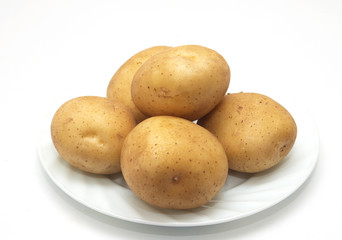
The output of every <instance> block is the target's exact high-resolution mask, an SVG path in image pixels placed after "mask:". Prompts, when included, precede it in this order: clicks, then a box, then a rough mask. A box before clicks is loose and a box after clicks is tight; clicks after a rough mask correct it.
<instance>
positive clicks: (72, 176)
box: [38, 108, 318, 227]
mask: <svg viewBox="0 0 342 240" xmlns="http://www.w3.org/2000/svg"><path fill="white" fill-rule="evenodd" d="M290 112H291V114H292V115H293V117H294V119H295V120H296V123H297V128H298V135H297V139H296V143H295V145H294V147H293V148H292V150H291V152H290V153H289V155H288V156H287V157H285V159H283V161H282V162H281V163H280V164H278V165H276V166H275V167H273V168H271V169H269V170H267V171H264V172H262V173H258V174H240V173H236V172H233V171H230V172H229V176H228V178H227V182H226V184H225V186H224V187H223V188H222V189H221V191H220V192H219V194H218V195H216V197H215V198H214V199H213V200H212V201H210V202H209V203H208V204H205V205H203V206H201V207H199V208H196V209H190V210H168V209H160V208H156V207H153V206H150V205H148V204H147V203H145V202H143V201H142V200H140V199H139V198H138V197H137V196H135V195H134V194H133V192H132V191H131V190H130V189H129V188H128V187H127V185H126V183H125V181H124V179H123V177H122V175H121V174H115V175H111V176H99V175H95V174H89V173H85V172H82V171H80V170H78V169H76V168H74V167H72V166H70V165H69V164H68V163H67V162H66V161H64V160H63V159H62V158H61V157H60V156H59V155H58V153H57V151H56V150H55V148H54V145H53V143H52V141H51V137H50V127H49V126H50V121H46V122H45V126H43V130H42V134H41V137H40V139H39V143H38V152H39V157H40V161H41V163H42V166H43V168H44V169H45V171H46V172H47V174H48V175H49V176H50V178H51V179H52V181H53V182H54V183H55V184H56V185H57V186H58V187H59V188H61V189H62V190H63V191H64V192H65V193H66V194H68V195H69V196H70V197H72V198H73V199H75V200H76V201H78V202H80V203H82V204H84V205H85V206H87V207H89V208H91V209H94V210H95V211H98V212H100V213H103V214H106V215H109V216H112V217H116V218H119V219H122V220H127V221H131V222H136V223H143V224H150V225H160V226H174V227H176V226H177V227H180V226H182V227H185V226H200V225H210V224H217V223H223V222H229V221H232V220H236V219H240V218H243V217H247V216H249V215H252V214H254V213H257V212H260V211H262V210H265V209H267V208H269V207H271V206H273V205H275V204H276V203H279V202H280V201H282V200H283V199H285V198H286V197H288V196H289V195H291V194H292V193H293V192H294V191H295V190H297V189H298V188H299V187H300V186H301V185H302V184H303V183H304V181H305V180H306V179H307V178H308V177H309V175H310V173H311V172H312V170H313V168H314V166H315V164H316V161H317V157H318V135H317V131H316V128H315V125H314V124H313V121H312V120H311V118H310V117H309V115H307V114H305V111H303V110H302V109H296V108H294V109H291V111H290ZM50 120H51V118H50Z"/></svg>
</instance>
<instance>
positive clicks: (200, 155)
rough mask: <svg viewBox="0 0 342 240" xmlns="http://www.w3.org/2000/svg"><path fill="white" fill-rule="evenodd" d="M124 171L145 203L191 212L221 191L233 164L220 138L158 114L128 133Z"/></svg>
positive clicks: (127, 180)
mask: <svg viewBox="0 0 342 240" xmlns="http://www.w3.org/2000/svg"><path fill="white" fill-rule="evenodd" d="M121 169H122V174H123V176H124V179H125V180H126V182H127V184H128V186H129V187H130V188H131V190H132V191H133V192H134V193H135V194H136V195H137V196H138V197H140V198H141V199H142V200H144V201H145V202H147V203H149V204H151V205H154V206H157V207H161V208H170V209H189V208H195V207H198V206H201V205H203V204H205V203H207V202H208V201H210V200H211V199H212V198H213V197H214V196H215V195H216V194H217V193H218V192H219V191H220V189H221V188H222V186H223V185H224V183H225V181H226V178H227V174H228V161H227V157H226V154H225V152H224V149H223V147H222V146H221V144H220V143H219V141H218V140H217V138H216V137H215V136H214V135H212V134H211V133H210V132H209V131H207V130H206V129H204V128H202V127H200V126H198V125H196V124H195V123H193V122H191V121H188V120H185V119H182V118H178V117H173V116H156V117H151V118H148V119H146V120H144V121H143V122H141V123H139V124H138V125H137V126H136V127H135V128H134V129H133V130H132V131H131V132H130V133H129V134H128V136H127V138H126V139H125V141H124V144H123V147H122V152H121Z"/></svg>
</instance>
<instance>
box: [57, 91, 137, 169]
mask: <svg viewBox="0 0 342 240" xmlns="http://www.w3.org/2000/svg"><path fill="white" fill-rule="evenodd" d="M135 125H136V122H135V119H134V117H133V115H132V113H131V112H130V111H129V110H128V109H127V108H126V107H125V106H123V105H122V104H121V103H115V102H114V101H111V100H109V99H107V98H103V97H95V96H85V97H78V98H74V99H71V100H69V101H67V102H66V103H64V104H63V105H62V106H61V107H60V108H59V109H58V110H57V112H56V113H55V115H54V117H53V119H52V122H51V137H52V141H53V144H54V145H55V147H56V150H57V151H58V153H59V154H60V156H61V157H62V158H63V159H64V160H66V161H67V162H69V163H70V164H71V165H73V166H75V167H76V168H79V169H81V170H83V171H86V172H91V173H97V174H111V173H117V172H119V171H120V152H121V147H122V144H123V141H124V139H125V137H126V136H127V134H128V133H129V132H130V131H131V130H132V129H133V127H135Z"/></svg>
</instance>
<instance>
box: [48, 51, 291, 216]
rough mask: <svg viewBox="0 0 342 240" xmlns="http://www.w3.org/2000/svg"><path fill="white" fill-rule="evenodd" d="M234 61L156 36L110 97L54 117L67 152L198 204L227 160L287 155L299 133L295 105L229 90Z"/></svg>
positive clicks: (153, 197)
mask: <svg viewBox="0 0 342 240" xmlns="http://www.w3.org/2000/svg"><path fill="white" fill-rule="evenodd" d="M229 83H230V68H229V66H228V64H227V62H226V61H225V59H224V58H223V57H222V56H221V55H220V54H219V53H217V52H216V51H214V50H212V49H209V48H206V47H203V46H198V45H184V46H178V47H167V46H157V47H152V48H148V49H145V50H143V51H141V52H139V53H137V54H136V55H134V56H133V57H131V58H130V59H129V60H128V61H126V62H125V63H124V64H123V65H122V66H121V67H120V68H119V69H118V70H117V72H116V73H115V74H114V76H113V78H112V79H111V81H110V82H109V85H108V88H107V97H97V96H83V97H78V98H74V99H71V100H69V101H68V102H66V103H64V104H63V105H62V106H61V107H60V108H59V109H58V110H57V112H56V113H55V115H54V117H53V119H52V122H51V137H52V140H53V143H54V145H55V147H56V149H57V151H58V153H59V154H60V155H61V157H62V158H63V159H65V160H66V161H67V162H69V163H70V164H71V165H73V166H74V167H76V168H79V169H81V170H83V171H86V172H90V173H94V174H114V173H118V172H120V171H121V172H122V175H123V177H124V179H125V181H126V182H127V184H128V186H129V187H130V189H131V190H132V191H133V192H134V193H135V194H136V195H137V196H138V197H139V198H141V199H142V200H144V201H145V202H147V203H149V204H151V205H153V206H157V207H161V208H170V209H189V208H195V207H199V206H201V205H203V204H205V203H207V202H209V201H210V200H212V199H213V198H214V197H215V196H216V194H217V193H218V192H219V191H220V190H221V188H222V187H223V185H224V184H225V182H226V179H227V176H228V169H231V170H234V171H240V172H248V173H256V172H260V171H263V170H266V169H269V168H271V167H273V166H274V165H276V164H277V163H279V162H280V161H281V160H282V159H283V158H284V157H285V156H286V155H287V154H288V153H289V151H290V150H291V148H292V147H293V145H294V142H295V140H296V135H297V127H296V123H295V121H294V119H293V118H292V116H291V114H290V113H289V112H288V111H287V110H286V109H285V108H284V107H282V106H281V105H280V104H278V103H277V102H276V101H274V100H272V99H270V98H269V97H267V96H264V95H262V94H257V93H243V92H241V93H228V94H226V93H227V89H228V86H229Z"/></svg>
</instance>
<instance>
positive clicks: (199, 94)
mask: <svg viewBox="0 0 342 240" xmlns="http://www.w3.org/2000/svg"><path fill="white" fill-rule="evenodd" d="M229 82H230V69H229V66H228V64H227V62H226V61H225V59H224V58H223V57H222V56H221V55H220V54H219V53H217V52H216V51H214V50H212V49H209V48H206V47H202V46H198V45H184V46H179V47H174V48H171V49H169V50H167V51H164V52H161V53H159V54H157V55H155V56H153V57H151V58H149V59H148V60H147V61H146V62H145V63H144V64H143V65H142V66H141V67H140V68H139V70H138V71H137V73H136V74H135V76H134V78H133V82H132V99H133V102H134V103H135V105H136V106H137V107H138V109H139V110H140V111H141V112H143V113H144V114H146V115H148V116H158V115H169V116H177V117H182V118H185V119H188V120H191V121H193V120H196V119H199V118H201V117H203V116H204V115H205V114H207V113H208V112H209V111H211V110H212V109H213V108H214V107H215V106H216V105H217V104H218V103H219V102H220V101H221V100H222V99H223V97H224V95H225V94H226V91H227V89H228V86H229Z"/></svg>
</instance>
